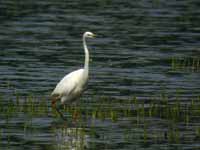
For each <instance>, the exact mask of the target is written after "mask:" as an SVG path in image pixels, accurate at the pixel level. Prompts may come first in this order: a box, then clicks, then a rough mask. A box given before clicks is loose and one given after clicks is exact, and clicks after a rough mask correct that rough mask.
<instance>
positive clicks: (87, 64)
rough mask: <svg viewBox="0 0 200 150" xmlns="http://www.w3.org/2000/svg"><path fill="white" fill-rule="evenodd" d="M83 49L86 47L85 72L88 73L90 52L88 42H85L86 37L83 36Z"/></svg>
mask: <svg viewBox="0 0 200 150" xmlns="http://www.w3.org/2000/svg"><path fill="white" fill-rule="evenodd" d="M83 47H84V51H85V65H84V70H85V71H86V72H88V69H89V51H88V48H87V45H86V40H85V36H83Z"/></svg>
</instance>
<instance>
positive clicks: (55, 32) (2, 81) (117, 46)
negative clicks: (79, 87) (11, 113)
mask: <svg viewBox="0 0 200 150" xmlns="http://www.w3.org/2000/svg"><path fill="white" fill-rule="evenodd" d="M199 7H200V3H199V1H198V0H182V1H172V0H171V1H159V0H158V1H153V2H151V1H122V0H117V1H111V0H105V1H100V0H95V1H78V0H76V1H63V0H58V1H53V0H49V1H47V0H43V1H38V0H35V1H32V0H27V1H23V2H22V1H14V0H3V1H1V2H0V22H1V25H0V60H1V61H0V93H1V95H2V97H3V102H6V101H7V100H8V99H9V98H12V97H13V96H12V95H13V93H20V95H22V96H27V95H30V94H31V95H34V96H36V97H38V99H39V98H41V97H43V96H44V97H48V96H49V95H50V93H51V91H52V90H53V89H54V87H55V85H56V83H57V82H58V81H59V80H60V79H61V78H62V77H63V76H64V75H65V74H67V73H69V72H71V71H73V70H75V69H79V68H80V67H81V66H83V62H84V53H83V48H82V39H81V38H82V34H83V33H84V32H85V31H92V32H94V33H95V34H97V38H96V39H88V41H87V44H88V46H89V50H90V56H91V61H90V80H89V85H88V90H87V91H86V92H85V93H84V95H83V96H82V98H81V101H82V103H83V105H84V106H85V107H84V109H85V110H90V107H93V105H94V104H95V103H97V105H98V104H99V103H101V97H106V98H107V99H108V101H109V100H110V99H116V100H118V99H120V100H121V101H120V102H122V105H124V108H123V109H128V108H129V105H127V103H128V102H129V100H130V99H132V98H133V96H136V97H137V98H138V99H139V100H141V101H143V100H144V101H145V103H147V106H146V107H148V106H149V99H151V98H152V97H158V96H159V95H160V93H163V92H164V93H167V95H168V96H169V97H170V98H171V100H172V101H173V99H175V98H174V97H175V95H176V94H177V91H179V92H180V93H181V94H180V96H179V97H180V100H181V102H183V103H190V102H191V99H192V98H196V97H197V96H199V91H200V80H199V72H200V69H199V68H197V69H195V70H193V69H192V59H200V50H199V40H200V28H199V23H200V17H199V16H200V9H199ZM173 58H177V59H186V60H189V61H190V62H189V64H188V66H189V67H186V68H183V69H178V70H175V71H174V70H173V69H172V66H171V62H172V59H173ZM197 65H198V63H197ZM111 103H112V105H111V106H110V105H109V106H107V105H106V106H104V107H105V108H107V107H111V108H113V107H115V108H118V109H121V105H120V104H119V105H118V102H115V101H114V100H113V101H112V102H111ZM172 103H173V102H172ZM49 109H50V108H49ZM49 113H50V114H51V111H50V112H49ZM117 113H119V112H118V111H117ZM118 115H119V116H118V117H119V119H118V120H117V121H112V119H108V118H105V119H103V120H101V119H99V118H95V119H94V118H93V119H92V118H86V119H85V120H83V121H81V122H82V125H81V126H80V125H74V124H73V123H72V124H71V123H69V124H70V125H68V127H65V125H64V123H63V122H62V121H61V120H59V118H57V119H55V117H52V115H47V116H45V115H43V116H35V117H33V120H32V126H33V130H30V129H27V132H25V131H24V130H25V127H24V124H25V125H26V123H27V124H28V125H27V126H29V120H28V116H27V115H26V114H24V113H19V114H18V115H17V117H12V119H11V120H10V121H9V125H8V127H5V124H6V120H5V115H3V114H2V115H1V118H2V119H1V123H0V127H1V129H2V133H3V134H2V135H3V138H2V140H1V142H2V143H3V144H0V146H1V147H4V148H5V147H6V145H7V144H6V143H7V142H8V141H9V140H8V138H7V137H11V139H10V145H9V146H10V149H27V148H31V149H64V148H66V147H68V149H72V147H75V148H77V149H83V147H79V146H81V145H84V147H87V148H90V149H176V148H177V147H179V148H180V149H193V148H199V147H200V145H199V143H198V142H196V141H195V140H194V142H192V141H190V140H189V138H188V137H190V136H192V137H193V135H194V134H195V133H194V132H195V129H189V128H195V127H197V126H199V125H200V122H199V117H197V119H196V120H198V121H196V122H194V121H193V119H191V123H190V124H189V125H188V126H187V127H185V126H181V125H180V126H178V128H179V129H180V130H182V131H183V132H181V138H182V139H183V140H181V141H179V142H178V144H177V143H176V142H175V144H174V142H172V143H171V145H170V143H169V141H168V140H163V141H159V142H157V143H156V142H155V140H152V138H153V136H151V133H149V131H151V130H153V131H154V130H156V128H158V130H159V131H158V132H157V133H158V134H159V133H160V134H162V137H163V139H165V138H164V136H165V135H164V134H165V133H164V131H165V127H163V126H164V125H166V123H163V122H167V120H163V119H161V118H159V117H158V118H145V119H146V120H149V122H150V126H151V125H152V126H151V128H149V126H148V127H147V129H145V128H142V127H141V126H142V125H143V124H141V126H140V125H139V126H135V125H134V122H135V120H137V118H135V116H134V115H131V116H129V117H127V116H123V115H121V114H118ZM68 117H69V118H70V117H71V116H68ZM27 120H28V121H27ZM151 122H152V124H151ZM163 124H164V125H163ZM62 125H63V126H64V127H62ZM162 125H163V126H162ZM144 129H145V130H147V131H148V134H150V135H148V136H149V137H150V139H148V140H147V141H149V142H147V143H145V142H144V138H141V137H145V136H144V133H145V132H144ZM154 138H155V137H154ZM155 139H156V138H155ZM52 145H54V146H55V145H57V146H58V147H53V146H52ZM70 146H71V147H70Z"/></svg>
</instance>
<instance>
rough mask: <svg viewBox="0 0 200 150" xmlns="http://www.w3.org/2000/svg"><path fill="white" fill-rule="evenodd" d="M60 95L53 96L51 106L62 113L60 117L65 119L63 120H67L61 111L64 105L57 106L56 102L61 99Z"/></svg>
mask: <svg viewBox="0 0 200 150" xmlns="http://www.w3.org/2000/svg"><path fill="white" fill-rule="evenodd" d="M59 99H60V98H59V96H57V97H52V101H51V106H52V108H54V109H55V110H56V111H57V113H58V114H59V115H60V117H61V118H62V119H63V120H66V119H65V117H64V116H63V114H62V113H61V112H60V108H61V107H62V104H60V105H59V106H56V102H57V101H58V100H59Z"/></svg>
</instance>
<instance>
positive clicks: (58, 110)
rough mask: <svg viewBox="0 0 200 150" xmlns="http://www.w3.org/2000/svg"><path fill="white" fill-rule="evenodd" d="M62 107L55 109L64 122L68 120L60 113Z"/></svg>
mask: <svg viewBox="0 0 200 150" xmlns="http://www.w3.org/2000/svg"><path fill="white" fill-rule="evenodd" d="M61 107H62V105H61V104H60V105H59V106H56V107H55V109H56V111H57V112H58V114H59V115H60V117H61V118H62V119H63V120H66V118H65V117H64V115H63V114H62V113H61V111H60V108H61Z"/></svg>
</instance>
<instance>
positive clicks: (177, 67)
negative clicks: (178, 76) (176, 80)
mask: <svg viewBox="0 0 200 150" xmlns="http://www.w3.org/2000/svg"><path fill="white" fill-rule="evenodd" d="M171 70H172V71H189V72H199V71H200V58H199V57H186V58H181V57H179V58H177V57H172V58H171Z"/></svg>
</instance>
